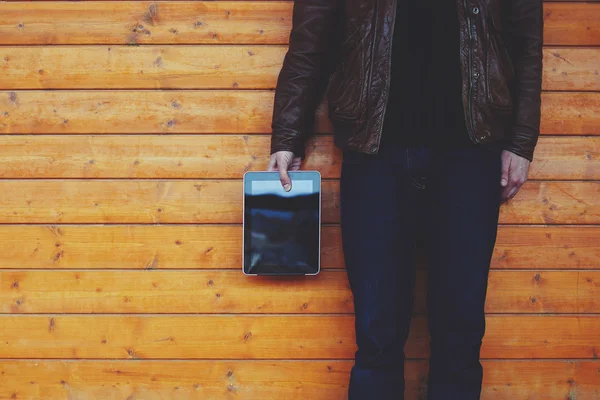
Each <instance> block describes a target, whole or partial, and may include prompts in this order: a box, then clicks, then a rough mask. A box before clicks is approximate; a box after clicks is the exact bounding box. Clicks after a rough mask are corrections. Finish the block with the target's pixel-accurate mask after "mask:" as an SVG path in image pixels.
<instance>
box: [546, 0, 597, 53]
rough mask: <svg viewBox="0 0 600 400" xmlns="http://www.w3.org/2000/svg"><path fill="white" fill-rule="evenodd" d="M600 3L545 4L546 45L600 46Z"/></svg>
mask: <svg viewBox="0 0 600 400" xmlns="http://www.w3.org/2000/svg"><path fill="white" fill-rule="evenodd" d="M599 20H600V3H598V2H594V3H592V2H588V3H583V2H581V3H580V2H577V3H569V2H558V3H546V4H544V43H546V44H549V45H578V46H586V45H587V46H597V45H599V44H600V27H599V26H598V21H599Z"/></svg>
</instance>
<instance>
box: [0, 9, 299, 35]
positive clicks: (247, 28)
mask: <svg viewBox="0 0 600 400" xmlns="http://www.w3.org/2000/svg"><path fill="white" fill-rule="evenodd" d="M82 15H85V18H82V17H81V16H82ZM291 18H292V3H291V2H289V1H197V2H196V1H177V2H170V1H153V2H150V1H124V2H111V1H107V2H104V1H85V2H80V3H79V2H77V3H75V2H62V1H61V2H58V1H52V2H9V3H1V4H0V44H129V45H139V44H169V43H178V44H186V43H187V44H197V43H202V44H241V43H246V44H285V43H287V42H288V36H289V31H290V29H291Z"/></svg>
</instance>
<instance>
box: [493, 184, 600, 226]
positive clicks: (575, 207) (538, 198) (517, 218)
mask: <svg viewBox="0 0 600 400" xmlns="http://www.w3.org/2000/svg"><path fill="white" fill-rule="evenodd" d="M598 199H600V184H599V183H598V182H590V183H583V182H582V183H578V182H530V183H526V184H525V185H524V186H523V187H522V188H521V191H520V192H519V194H518V195H517V196H516V197H515V198H514V199H513V200H511V201H510V202H509V203H507V204H506V205H505V206H504V207H502V208H501V209H500V221H501V222H503V223H526V224H595V223H597V222H598V221H599V220H600V208H597V207H600V204H599V203H598V202H597V200H598Z"/></svg>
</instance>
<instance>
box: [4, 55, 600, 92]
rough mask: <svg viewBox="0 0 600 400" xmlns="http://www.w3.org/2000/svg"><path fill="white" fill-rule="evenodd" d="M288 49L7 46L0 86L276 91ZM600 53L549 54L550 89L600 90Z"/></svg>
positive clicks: (546, 81) (546, 70)
mask: <svg viewBox="0 0 600 400" xmlns="http://www.w3.org/2000/svg"><path fill="white" fill-rule="evenodd" d="M286 51H287V47H286V46H280V45H279V46H276V45H271V46H262V45H261V46H251V45H250V46H248V45H246V46H240V45H237V46H231V45H226V46H188V45H178V46H154V45H152V46H30V47H0V72H2V73H1V74H0V89H4V90H17V89H274V88H275V85H276V83H277V76H278V74H279V71H280V70H281V66H282V63H283V57H284V56H285V53H286ZM599 70H600V52H598V51H597V49H595V48H560V47H549V48H546V49H545V50H544V74H543V88H544V89H545V90H563V91H598V90H600V74H599V72H598V71H599Z"/></svg>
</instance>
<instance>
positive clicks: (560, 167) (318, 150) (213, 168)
mask: <svg viewBox="0 0 600 400" xmlns="http://www.w3.org/2000/svg"><path fill="white" fill-rule="evenodd" d="M270 140H271V138H270V136H268V135H252V136H233V135H201V136H200V135H169V136H164V135H122V136H113V135H94V136H74V135H68V136H64V135H63V136H60V135H37V136H33V135H24V136H23V135H22V136H1V135H0V165H2V169H1V170H0V178H155V179H170V178H192V179H204V178H209V179H223V178H240V177H241V176H242V175H243V174H244V172H246V171H264V170H265V169H266V167H267V164H268V159H269V148H270V147H269V146H270ZM65 149H68V151H65ZM307 149H308V156H307V158H306V160H305V162H304V164H303V168H304V169H308V170H318V171H320V172H321V175H322V176H323V177H324V178H338V177H339V176H340V170H341V164H342V159H341V154H340V151H339V149H337V148H336V147H335V146H334V144H333V138H332V137H331V136H317V137H314V138H313V139H312V140H310V141H309V142H308V143H307ZM529 178H530V179H533V180H558V179H560V180H598V179H600V137H542V138H540V140H539V142H538V145H537V147H536V151H535V159H534V162H533V164H532V166H531V170H530V173H529Z"/></svg>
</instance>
